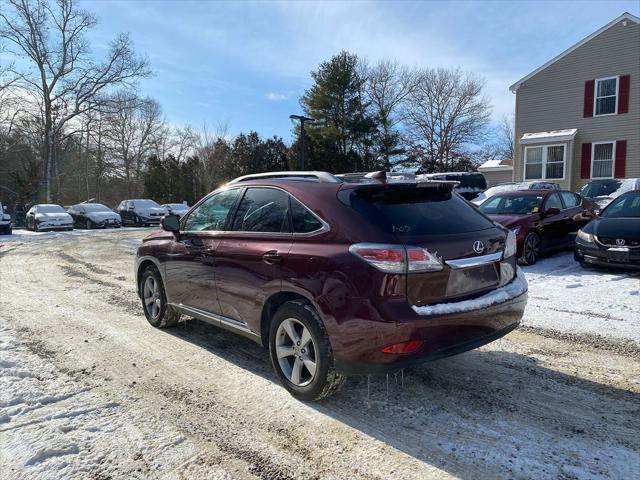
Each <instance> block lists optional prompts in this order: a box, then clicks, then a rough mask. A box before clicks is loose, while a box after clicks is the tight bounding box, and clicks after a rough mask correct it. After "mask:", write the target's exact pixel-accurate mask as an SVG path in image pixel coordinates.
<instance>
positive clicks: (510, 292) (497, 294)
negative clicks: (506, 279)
mask: <svg viewBox="0 0 640 480" xmlns="http://www.w3.org/2000/svg"><path fill="white" fill-rule="evenodd" d="M526 291H527V280H526V279H525V278H524V273H523V272H522V270H520V268H518V270H517V272H516V278H515V279H514V280H513V281H512V282H511V283H509V284H507V285H505V286H504V287H500V288H496V289H495V290H493V291H491V292H489V293H487V294H486V295H482V296H481V297H478V298H473V299H471V300H464V301H462V302H451V303H438V304H435V305H427V306H423V307H419V306H417V305H414V306H413V307H412V308H413V310H414V311H415V312H416V313H417V314H418V315H445V314H448V313H460V312H469V311H472V310H481V309H483V308H487V307H490V306H491V305H495V304H497V303H504V302H506V301H508V300H511V299H513V298H516V297H519V296H520V295H522V294H523V293H525V292H526Z"/></svg>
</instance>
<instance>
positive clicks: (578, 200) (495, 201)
mask: <svg viewBox="0 0 640 480" xmlns="http://www.w3.org/2000/svg"><path fill="white" fill-rule="evenodd" d="M479 208H480V211H481V212H482V213H484V214H485V215H488V216H489V217H490V218H491V219H492V220H493V221H495V222H497V223H499V224H501V225H503V226H505V227H507V228H508V229H510V230H511V231H513V233H515V234H516V238H517V240H518V259H519V261H520V262H521V263H523V264H525V265H533V264H534V263H536V261H537V260H538V258H539V256H540V254H541V253H543V252H546V251H550V250H555V249H559V248H565V247H571V246H573V242H574V238H575V235H576V233H577V232H578V230H579V229H580V228H582V227H583V226H585V225H586V224H587V223H589V221H591V219H592V218H593V217H594V216H595V209H596V206H595V204H593V203H592V202H589V201H587V200H584V199H583V198H582V197H580V195H576V194H575V193H573V192H569V191H566V190H525V191H517V192H505V193H501V194H498V195H495V196H493V197H491V198H490V199H489V200H487V201H486V202H484V203H483V204H482V205H480V207H479Z"/></svg>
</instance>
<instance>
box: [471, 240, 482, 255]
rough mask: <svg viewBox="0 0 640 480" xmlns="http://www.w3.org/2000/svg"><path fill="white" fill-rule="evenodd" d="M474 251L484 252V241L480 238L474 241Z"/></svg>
mask: <svg viewBox="0 0 640 480" xmlns="http://www.w3.org/2000/svg"><path fill="white" fill-rule="evenodd" d="M473 251H474V252H476V253H477V254H480V253H482V252H484V243H482V242H481V241H480V240H477V241H475V242H473Z"/></svg>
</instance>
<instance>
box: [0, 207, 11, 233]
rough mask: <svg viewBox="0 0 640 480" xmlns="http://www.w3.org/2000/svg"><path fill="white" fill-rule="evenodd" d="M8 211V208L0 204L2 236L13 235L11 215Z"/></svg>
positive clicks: (0, 229)
mask: <svg viewBox="0 0 640 480" xmlns="http://www.w3.org/2000/svg"><path fill="white" fill-rule="evenodd" d="M6 211H7V207H5V206H4V205H2V202H0V234H2V233H4V234H6V235H11V215H9V214H8V213H6Z"/></svg>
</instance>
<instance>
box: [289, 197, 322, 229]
mask: <svg viewBox="0 0 640 480" xmlns="http://www.w3.org/2000/svg"><path fill="white" fill-rule="evenodd" d="M291 219H292V220H293V231H294V232H295V233H311V232H315V231H316V230H320V229H321V228H322V222H321V221H320V220H318V218H317V217H316V216H315V215H314V214H313V213H311V212H310V211H309V209H308V208H307V207H305V206H304V205H302V204H301V203H300V202H299V201H298V200H296V199H295V198H293V197H291Z"/></svg>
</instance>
